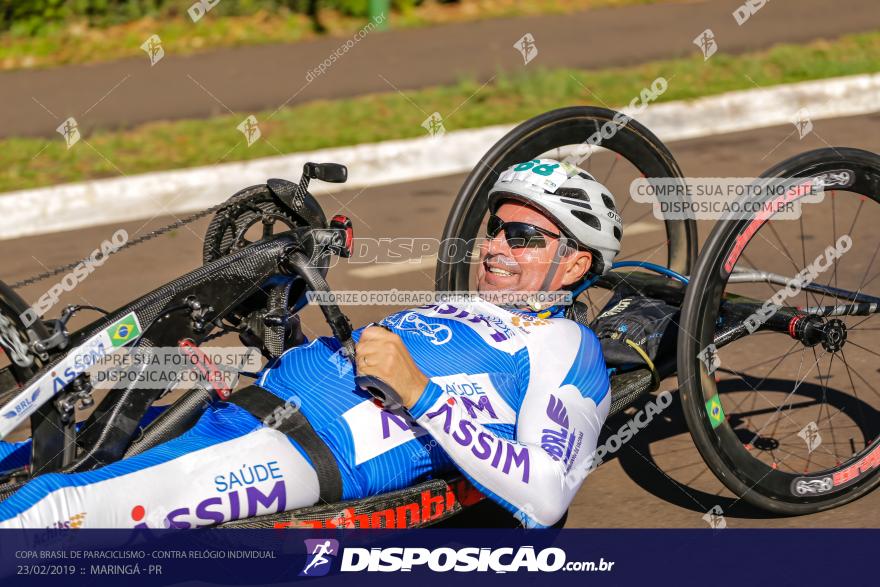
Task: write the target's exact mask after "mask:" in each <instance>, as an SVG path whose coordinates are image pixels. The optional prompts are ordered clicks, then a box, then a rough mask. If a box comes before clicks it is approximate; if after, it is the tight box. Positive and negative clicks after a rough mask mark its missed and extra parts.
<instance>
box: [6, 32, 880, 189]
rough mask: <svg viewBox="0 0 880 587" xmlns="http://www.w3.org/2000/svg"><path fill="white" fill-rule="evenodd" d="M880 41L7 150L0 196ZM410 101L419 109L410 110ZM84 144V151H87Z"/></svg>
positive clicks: (448, 122) (673, 95) (851, 50)
mask: <svg viewBox="0 0 880 587" xmlns="http://www.w3.org/2000/svg"><path fill="white" fill-rule="evenodd" d="M878 63H880V32H874V33H866V34H858V35H850V36H847V37H842V38H840V39H838V40H835V41H830V42H829V41H818V42H814V43H811V44H809V45H805V46H792V45H781V46H777V47H775V48H772V49H769V50H767V51H762V52H759V53H753V54H747V55H741V56H735V57H732V56H728V55H724V54H721V53H718V54H716V55H715V56H713V57H712V58H711V59H710V60H709V61H707V62H704V61H703V59H702V57H701V56H699V55H695V56H694V57H693V58H690V59H678V60H667V61H658V62H652V63H648V64H645V65H641V66H638V67H629V68H616V69H608V70H602V71H579V70H569V69H554V70H538V69H534V70H528V69H527V70H526V73H523V74H521V75H512V76H499V77H497V78H495V79H494V80H493V81H492V82H491V83H489V84H487V85H485V86H484V87H483V86H482V85H481V84H479V83H477V82H474V81H467V80H465V81H461V82H459V83H457V84H455V85H452V86H444V87H436V88H430V89H425V90H420V91H413V92H408V93H407V94H406V96H402V95H400V94H398V93H396V92H394V93H387V94H375V95H368V96H363V97H358V98H352V99H346V100H336V101H317V102H310V103H307V104H303V105H299V106H295V107H291V108H284V109H282V110H279V111H278V112H277V113H274V115H273V112H272V111H265V112H257V113H254V114H255V115H256V117H257V120H258V121H259V126H260V130H261V132H262V135H263V136H262V139H260V140H259V141H257V142H256V143H254V144H253V145H252V146H251V147H247V146H246V144H245V141H244V138H243V136H242V134H241V133H240V132H239V131H238V130H236V126H237V125H238V124H239V123H240V122H241V121H242V120H243V119H244V118H245V116H246V115H247V114H250V113H241V114H237V115H229V116H219V117H216V118H211V119H208V120H186V121H178V122H162V123H150V124H145V125H143V126H140V127H138V128H135V129H132V130H129V131H124V132H110V131H106V132H96V133H94V134H92V135H90V136H87V137H84V141H81V142H80V143H79V144H76V145H74V146H73V148H71V149H69V150H68V149H66V147H65V145H64V142H63V141H62V139H61V137H60V135H59V136H58V137H56V138H54V139H51V140H49V139H36V138H13V139H7V140H2V141H0V191H9V190H16V189H24V188H31V187H40V186H46V185H50V184H55V183H62V182H71V181H79V180H85V179H93V178H100V177H113V176H118V175H119V174H120V171H121V172H123V173H125V174H135V173H142V172H146V171H156V170H162V169H176V168H183V167H191V166H196V165H212V164H215V163H218V162H222V161H240V160H246V159H254V158H257V157H266V156H273V155H278V154H282V153H292V152H297V151H307V150H313V149H320V148H325V147H336V146H341V145H352V144H358V143H367V142H375V141H381V140H387V139H399V138H407V137H418V136H424V135H425V129H424V128H422V127H421V123H422V122H423V121H424V120H425V118H426V116H427V115H429V114H431V113H433V112H435V111H436V112H439V113H440V114H441V115H442V116H443V118H444V126H445V128H446V130H447V131H454V130H459V129H465V128H474V127H481V126H487V125H492V124H501V123H512V122H517V121H521V120H524V119H526V118H528V117H531V116H534V115H536V114H539V113H541V112H545V111H547V110H550V109H553V108H558V107H562V106H571V105H575V104H609V105H611V106H618V107H619V106H622V105H626V104H627V103H629V101H630V100H631V99H632V98H634V97H636V96H638V95H639V92H640V91H641V89H643V88H645V87H646V86H648V85H650V83H651V81H653V80H654V79H655V78H657V77H658V76H663V77H665V78H666V79H667V80H668V82H669V87H668V89H667V91H666V92H665V93H664V94H662V95H661V96H660V98H659V101H669V100H682V99H690V98H697V97H700V96H706V95H712V94H718V93H721V92H726V91H731V90H739V89H750V88H753V87H755V84H757V85H758V86H771V85H775V84H783V83H791V82H799V81H805V80H810V79H820V78H826V77H836V76H842V75H851V74H858V73H868V72H875V71H877V70H878ZM413 103H415V104H416V105H417V106H414V105H413ZM86 142H87V143H88V144H86Z"/></svg>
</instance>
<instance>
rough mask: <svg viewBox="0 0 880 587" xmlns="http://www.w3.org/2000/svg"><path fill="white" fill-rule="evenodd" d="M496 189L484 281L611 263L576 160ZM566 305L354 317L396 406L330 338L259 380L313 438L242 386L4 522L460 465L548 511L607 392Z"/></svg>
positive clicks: (179, 519) (198, 501) (342, 491)
mask: <svg viewBox="0 0 880 587" xmlns="http://www.w3.org/2000/svg"><path fill="white" fill-rule="evenodd" d="M489 198H490V212H491V216H490V218H489V221H488V225H487V236H488V239H487V241H486V242H485V243H484V244H483V245H482V247H481V250H480V265H479V268H478V271H477V279H478V290H479V292H482V293H484V294H488V293H489V292H534V291H557V290H564V289H573V288H575V287H577V286H578V285H579V284H581V283H583V281H584V280H585V279H586V278H588V277H590V276H593V275H599V274H602V273H604V272H605V271H607V270H608V269H609V268H610V266H611V263H612V262H613V260H614V257H615V255H616V254H617V253H618V252H619V250H620V237H621V222H620V217H619V216H618V214H617V211H616V210H615V205H614V200H613V199H612V196H611V194H610V193H609V191H608V190H607V189H606V188H605V187H604V186H602V185H601V184H599V183H598V182H597V181H596V180H595V179H594V178H593V177H592V176H590V175H589V174H588V173H586V172H584V171H582V170H580V169H578V168H576V167H574V166H571V165H567V164H561V163H559V162H557V161H554V160H548V159H541V160H534V161H527V162H524V163H521V164H519V165H515V166H513V167H511V168H510V169H508V170H506V171H505V172H504V173H502V174H501V176H500V177H499V180H498V182H497V183H496V184H495V185H494V186H493V188H492V189H491V190H490V193H489ZM484 297H488V296H484ZM563 310H564V308H561V307H560V308H553V309H552V310H551V311H550V312H546V311H545V312H543V313H541V314H538V313H536V312H534V311H531V310H528V309H521V308H520V309H517V308H510V307H499V306H496V305H493V304H491V303H489V302H487V301H485V300H483V299H479V300H477V301H473V302H466V303H461V304H434V305H428V306H423V307H420V308H415V309H412V310H408V311H403V312H398V313H396V314H392V315H391V316H388V317H387V318H385V319H384V320H382V322H381V324H382V326H384V327H378V326H371V327H367V328H365V329H361V330H358V331H356V332H355V335H354V337H355V340H356V341H357V347H356V348H357V352H356V356H357V361H356V369H357V374H358V375H370V376H373V377H377V378H379V379H381V380H383V381H384V382H386V383H387V384H389V385H390V386H391V387H392V388H394V390H396V392H397V393H398V394H399V396H400V400H401V402H400V403H401V404H402V406H394V407H392V406H390V405H383V404H382V402H380V401H378V400H376V399H374V398H373V397H372V396H370V395H369V394H368V393H367V392H365V391H364V390H362V389H359V388H358V387H357V386H356V385H355V382H354V373H353V372H352V369H345V368H341V365H340V361H339V360H340V353H339V347H340V345H339V343H338V341H337V340H336V339H333V338H319V339H316V340H314V341H312V342H311V343H310V344H307V345H303V346H298V347H294V348H292V349H290V350H288V351H287V352H286V353H285V354H284V355H283V356H282V357H280V358H279V359H278V360H276V361H275V362H273V363H271V364H270V365H268V366H267V368H266V369H265V370H264V371H263V373H262V374H261V376H260V377H259V379H258V380H257V382H256V383H257V387H256V388H251V393H254V390H256V393H258V394H264V395H265V396H270V397H271V398H272V399H273V400H274V401H275V402H277V403H278V404H282V405H283V403H284V402H289V403H290V404H291V405H295V406H299V410H300V411H299V414H301V416H300V417H302V416H304V419H305V420H306V421H307V423H308V425H310V428H311V430H312V434H311V435H310V436H305V437H304V436H302V435H301V434H300V436H297V435H295V434H290V435H288V434H286V433H285V432H283V431H282V430H284V427H283V426H277V427H276V426H267V425H264V424H263V421H264V420H263V418H261V417H258V416H255V415H254V414H253V413H252V412H253V411H249V410H248V409H245V407H242V406H243V405H244V406H247V403H246V402H245V403H243V402H238V403H236V401H235V398H236V396H237V395H238V394H240V393H242V392H237V393H236V394H233V396H232V399H231V403H223V402H218V403H217V404H216V405H214V406H212V407H211V408H209V409H208V411H207V412H206V413H205V414H204V415H203V416H202V417H201V419H200V420H199V421H198V423H197V424H196V425H195V426H194V427H193V428H192V429H190V430H189V431H188V432H186V433H185V434H183V435H182V436H179V437H178V438H175V439H173V440H171V441H168V442H166V443H164V444H162V445H159V446H157V447H155V448H153V449H151V450H148V451H145V452H144V453H142V454H139V455H137V456H134V457H131V458H127V459H124V460H122V461H119V462H115V463H112V464H109V465H106V466H104V467H102V468H99V469H95V470H92V471H88V472H83V473H75V474H56V473H52V474H46V475H42V476H39V477H36V478H35V479H34V480H33V481H31V482H29V483H28V484H27V485H26V486H24V487H23V488H22V489H20V490H19V491H18V492H17V493H15V494H14V495H12V496H11V497H10V498H8V499H7V500H6V501H4V502H3V503H0V527H59V525H60V526H61V527H63V526H64V524H65V522H66V521H68V520H71V519H73V518H74V517H76V519H77V521H78V523H79V526H80V527H155V528H162V527H174V528H189V527H197V526H207V525H212V524H217V523H220V522H223V521H227V520H231V519H239V518H245V517H252V516H256V515H262V514H267V513H274V512H279V511H285V510H290V509H293V508H298V507H303V506H309V505H313V504H315V503H318V502H319V501H320V500H321V498H322V497H323V496H327V495H333V496H334V497H333V498H332V499H333V500H336V501H338V500H339V499H345V500H348V499H354V498H363V497H367V496H371V495H377V494H381V493H385V492H388V491H392V490H396V489H401V488H404V487H408V486H411V485H413V484H415V483H418V482H419V481H421V480H424V479H427V478H430V477H435V476H438V475H441V474H443V473H446V472H450V471H455V470H456V469H457V470H458V471H460V472H461V473H463V474H464V475H465V476H466V477H467V478H468V479H469V480H470V481H471V482H472V483H473V484H474V485H475V486H476V487H477V488H478V489H479V490H480V491H481V492H483V493H484V494H485V495H486V496H488V497H489V498H490V499H492V500H494V501H495V502H497V503H498V504H500V505H501V506H502V507H504V508H506V509H507V510H509V511H510V512H511V513H512V514H513V515H515V516H516V517H517V518H518V519H519V520H520V521H521V522H522V523H523V524H524V525H526V526H529V527H542V526H549V525H552V524H554V523H555V522H557V521H558V520H559V519H560V518H561V517H562V515H563V514H564V513H565V511H566V509H567V508H568V506H569V504H570V503H571V500H572V498H573V497H574V495H575V493H576V492H577V490H578V488H579V487H580V483H581V482H582V480H583V478H584V477H585V476H586V473H587V471H588V470H589V466H590V460H591V454H592V453H593V451H594V450H595V448H596V442H597V438H598V436H599V432H600V429H601V427H602V424H603V422H604V420H605V417H606V416H607V414H608V409H609V404H610V393H609V381H608V375H607V371H606V368H605V363H604V360H603V357H602V353H601V349H600V347H599V342H598V340H597V339H596V337H595V335H594V334H593V333H592V332H591V331H590V330H589V329H587V328H586V327H584V326H582V325H580V324H578V323H576V322H573V321H571V320H567V319H565V318H564V317H562V313H563ZM244 395H246V394H244ZM240 404H241V405H240ZM0 456H2V453H0ZM3 464H4V463H3V461H2V460H0V467H2V465H3ZM328 471H329V473H328ZM333 489H335V490H336V493H335V494H334V493H333V491H332V490H333Z"/></svg>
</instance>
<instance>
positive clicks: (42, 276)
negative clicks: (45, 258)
mask: <svg viewBox="0 0 880 587" xmlns="http://www.w3.org/2000/svg"><path fill="white" fill-rule="evenodd" d="M238 203H240V202H235V203H233V204H232V205H235V204H238ZM229 205H231V204H230V202H221V203H220V204H217V205H215V206H211V207H210V208H206V209H205V210H201V211H199V212H196V213H195V214H192V215H190V216H187V217H186V218H179V219H177V220H175V221H174V222H172V223H171V224H168V225H167V226H163V227H162V228H157V229H156V230H153V231H151V232H148V233H147V234H144V235H142V236H139V237H137V238H136V239H134V240H131V241H128V242H127V243H125V244H124V245H122V246H121V247H119V248H118V249H116V250H113V251H110V252H108V253H107V256H108V257H109V256H111V255H115V254H116V253H118V252H120V251H124V250H125V249H129V248H131V247H134V246H136V245H139V244H141V243H145V242H147V241H149V240H152V239H154V238H156V237H158V236H162V235H163V234H165V233H167V232H169V231H171V230H174V229H176V228H180V227H181V226H185V225H187V224H189V223H191V222H195V221H196V220H198V219H200V218H204V217H205V216H207V215H209V214H213V213H214V212H218V211H220V210H222V209H223V208H224V207H225V206H229ZM86 261H87V259H81V260H79V261H74V262H73V263H68V264H67V265H63V266H61V267H56V268H55V269H50V270H49V271H44V272H43V273H40V274H38V275H34V276H33V277H28V278H27V279H23V280H21V281H19V282H17V283H13V284H12V286H11V287H12V289H19V288H22V287H27V286H28V285H33V284H35V283H39V282H40V281H43V280H44V279H49V278H50V277H54V276H56V275H59V274H61V273H64V272H66V271H71V270H73V268H74V267H76V266H77V265H79V264H80V263H84V262H86Z"/></svg>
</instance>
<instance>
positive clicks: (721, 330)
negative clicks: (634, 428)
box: [678, 148, 880, 514]
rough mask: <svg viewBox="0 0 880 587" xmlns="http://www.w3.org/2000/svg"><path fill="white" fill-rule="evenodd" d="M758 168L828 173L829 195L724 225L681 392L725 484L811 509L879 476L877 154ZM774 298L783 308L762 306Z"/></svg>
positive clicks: (798, 174) (692, 292)
mask: <svg viewBox="0 0 880 587" xmlns="http://www.w3.org/2000/svg"><path fill="white" fill-rule="evenodd" d="M764 176H765V177H780V178H804V180H803V181H796V182H794V185H800V184H803V183H804V182H807V181H810V180H809V178H815V177H819V178H822V180H823V181H824V184H825V196H824V200H823V201H822V202H820V203H804V204H803V205H802V213H801V215H800V218H798V219H795V220H783V219H780V218H777V217H776V216H778V215H774V216H771V217H770V218H769V219H766V220H762V219H761V218H760V217H755V218H751V219H743V220H729V221H726V222H721V223H719V224H718V225H716V227H715V229H714V230H713V231H712V234H711V235H710V236H709V239H708V241H707V243H706V246H705V248H704V249H703V250H702V251H701V253H700V257H699V260H698V263H697V267H696V270H695V273H694V275H693V276H692V278H691V282H690V285H689V286H688V288H687V295H686V297H685V302H684V305H683V308H682V323H681V331H680V334H679V338H678V340H679V343H678V344H679V346H678V369H679V382H680V385H681V399H682V405H683V408H684V413H685V417H686V418H687V423H688V427H689V429H690V431H691V435H692V436H693V439H694V442H695V443H696V445H697V448H698V449H699V451H700V453H701V455H702V456H703V458H704V459H705V461H706V463H707V464H708V465H709V467H710V469H711V470H712V471H713V472H714V473H715V475H716V476H717V477H718V478H719V479H720V480H721V481H722V482H723V483H724V484H725V485H726V486H727V487H728V488H729V489H730V490H731V491H733V492H734V493H735V494H736V495H738V496H740V497H741V498H743V499H745V500H746V501H748V502H750V503H752V504H754V505H756V506H758V507H761V508H764V509H766V510H769V511H772V512H776V513H782V514H806V513H812V512H816V511H819V510H823V509H827V508H831V507H834V506H838V505H841V504H844V503H847V502H849V501H852V500H854V499H856V498H858V497H859V496H861V495H864V494H865V493H867V492H868V491H870V490H871V489H873V488H874V487H875V486H876V485H877V484H878V482H880V475H878V471H880V435H878V432H880V369H878V361H877V359H878V357H880V345H878V344H877V343H878V342H880V337H878V333H880V318H878V317H877V312H878V309H880V279H878V277H880V259H878V256H880V233H878V232H877V226H878V225H880V205H878V204H880V156H878V155H875V154H873V153H869V152H867V151H861V150H858V149H846V148H829V149H820V150H817V151H811V152H808V153H804V154H801V155H798V156H796V157H793V158H791V159H789V160H787V161H784V162H783V163H781V164H779V165H777V166H776V167H773V168H771V169H770V170H768V171H767V172H765V174H764ZM804 269H807V271H804ZM799 274H800V276H801V282H800V283H798V282H797V281H793V280H792V278H793V277H794V276H797V275H799ZM780 291H782V293H781V294H778V293H777V292H780ZM773 296H777V297H776V298H774V300H775V302H776V303H777V304H778V307H776V306H774V307H775V308H776V311H775V313H772V309H771V308H769V306H765V305H764V302H765V301H766V300H770V299H771V298H773ZM780 300H783V301H782V302H781V303H779V302H780ZM762 307H763V308H764V310H762V313H761V314H760V316H761V318H759V319H758V320H757V321H754V320H753V321H752V322H749V324H750V326H751V327H750V328H747V329H744V328H743V320H744V319H745V318H746V317H747V316H753V317H754V316H755V312H756V311H757V310H758V309H759V308H762ZM768 309H770V312H769V313H768V312H767V310H768ZM750 331H751V332H752V334H749V332H750ZM713 343H714V344H715V345H716V347H717V348H718V351H717V354H715V355H714V358H713V353H712V352H711V350H710V351H709V352H706V351H705V349H707V348H708V347H709V345H710V344H713Z"/></svg>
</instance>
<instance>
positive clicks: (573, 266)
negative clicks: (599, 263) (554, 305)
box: [561, 251, 593, 285]
mask: <svg viewBox="0 0 880 587" xmlns="http://www.w3.org/2000/svg"><path fill="white" fill-rule="evenodd" d="M561 264H562V270H563V271H562V285H571V284H572V283H577V282H578V281H580V279H581V278H582V277H583V276H584V275H586V274H587V271H589V269H590V266H591V265H592V264H593V254H592V253H591V252H589V251H575V252H574V253H572V254H570V255H568V256H567V257H563V259H562V263H561Z"/></svg>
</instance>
